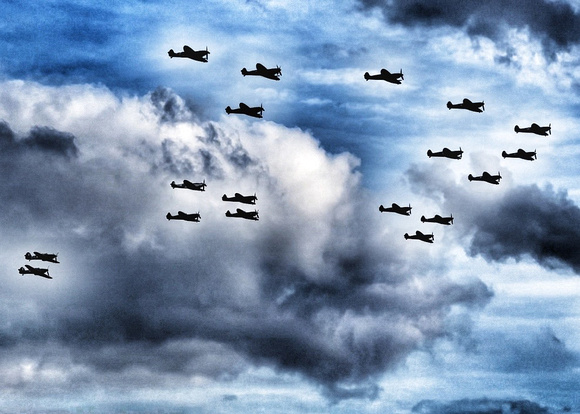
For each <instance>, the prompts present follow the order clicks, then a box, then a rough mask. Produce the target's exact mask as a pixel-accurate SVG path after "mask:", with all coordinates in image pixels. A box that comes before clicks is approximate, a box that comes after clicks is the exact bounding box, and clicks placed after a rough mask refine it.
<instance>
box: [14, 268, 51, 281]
mask: <svg viewBox="0 0 580 414" xmlns="http://www.w3.org/2000/svg"><path fill="white" fill-rule="evenodd" d="M24 266H26V269H25V268H24V267H21V268H20V269H18V273H20V274H21V275H26V274H29V275H36V276H40V277H44V278H47V279H52V277H51V276H50V275H49V274H48V269H43V268H41V267H32V266H30V265H24Z"/></svg>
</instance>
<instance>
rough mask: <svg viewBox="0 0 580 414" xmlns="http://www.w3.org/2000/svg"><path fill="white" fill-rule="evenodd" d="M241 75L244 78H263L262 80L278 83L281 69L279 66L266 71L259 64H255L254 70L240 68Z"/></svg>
mask: <svg viewBox="0 0 580 414" xmlns="http://www.w3.org/2000/svg"><path fill="white" fill-rule="evenodd" d="M242 75H244V76H263V77H264V78H268V79H272V80H277V81H279V80H280V76H282V69H281V68H280V67H279V66H276V67H275V68H271V69H267V68H266V67H265V66H264V65H262V64H261V63H256V70H247V69H246V68H242Z"/></svg>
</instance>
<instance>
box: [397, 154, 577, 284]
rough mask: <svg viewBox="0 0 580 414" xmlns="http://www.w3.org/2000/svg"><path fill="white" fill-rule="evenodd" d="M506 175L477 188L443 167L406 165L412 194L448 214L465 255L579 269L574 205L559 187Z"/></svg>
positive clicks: (506, 173) (548, 266)
mask: <svg viewBox="0 0 580 414" xmlns="http://www.w3.org/2000/svg"><path fill="white" fill-rule="evenodd" d="M474 162H477V159H476V158H474ZM508 174H509V172H507V171H505V172H504V174H503V177H504V179H503V181H502V183H501V184H500V185H499V186H498V188H497V189H495V190H494V191H489V192H485V193H482V192H479V191H472V187H473V185H471V184H469V183H466V182H465V181H463V184H458V183H457V182H456V181H454V180H453V179H451V178H450V177H453V175H454V174H453V172H452V171H450V170H448V169H446V168H433V167H432V166H426V165H423V166H418V165H414V166H412V167H411V168H410V169H409V170H408V177H409V180H410V183H411V184H412V186H413V188H414V190H415V191H417V193H419V194H422V195H424V196H426V197H428V198H431V199H433V200H434V201H435V202H437V203H438V204H440V205H441V206H443V208H444V209H445V210H446V211H451V212H453V213H454V216H455V217H456V220H455V223H456V225H457V226H458V227H457V228H458V230H460V232H461V234H462V235H463V236H464V237H465V240H466V243H467V245H466V247H465V250H466V251H467V252H468V254H470V255H471V256H476V255H481V256H482V257H484V258H485V259H486V260H488V261H500V262H501V261H505V260H507V259H509V258H512V259H515V260H522V259H525V258H532V259H534V260H535V261H536V262H538V263H539V264H540V265H542V266H544V267H546V268H548V269H555V268H563V267H569V268H571V269H572V270H573V271H574V272H575V273H579V272H580V255H579V254H578V252H577V249H576V248H575V246H577V244H578V243H579V242H580V231H579V230H578V228H577V226H574V225H573V224H572V223H577V222H578V220H580V208H579V207H578V206H577V205H576V204H575V203H574V202H573V201H572V200H571V199H570V198H569V197H568V195H567V193H566V191H564V190H559V191H555V190H554V189H553V188H552V187H551V186H546V187H545V188H543V189H541V188H540V187H538V186H537V185H535V184H531V185H522V186H510V184H509V181H508V180H509V176H508ZM463 180H465V179H464V178H463ZM506 181H507V182H506ZM504 182H505V183H504ZM468 184H469V185H468ZM468 187H469V188H468ZM460 214H461V216H460ZM458 217H461V219H459V218H458Z"/></svg>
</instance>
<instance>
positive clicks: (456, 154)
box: [427, 147, 463, 160]
mask: <svg viewBox="0 0 580 414" xmlns="http://www.w3.org/2000/svg"><path fill="white" fill-rule="evenodd" d="M427 156H428V157H429V158H431V157H445V158H451V159H454V160H460V159H461V157H463V151H462V150H461V147H459V151H451V150H450V149H449V148H443V151H439V152H433V151H431V150H427Z"/></svg>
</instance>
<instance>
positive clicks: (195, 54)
mask: <svg viewBox="0 0 580 414" xmlns="http://www.w3.org/2000/svg"><path fill="white" fill-rule="evenodd" d="M167 54H168V55H169V57H170V58H174V57H180V58H189V59H193V60H197V61H198V62H207V57H208V56H207V55H209V50H207V46H206V48H205V50H193V49H192V48H190V47H189V46H187V45H185V46H183V52H177V53H175V52H174V51H173V49H170V50H169V52H167Z"/></svg>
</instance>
